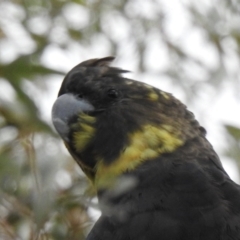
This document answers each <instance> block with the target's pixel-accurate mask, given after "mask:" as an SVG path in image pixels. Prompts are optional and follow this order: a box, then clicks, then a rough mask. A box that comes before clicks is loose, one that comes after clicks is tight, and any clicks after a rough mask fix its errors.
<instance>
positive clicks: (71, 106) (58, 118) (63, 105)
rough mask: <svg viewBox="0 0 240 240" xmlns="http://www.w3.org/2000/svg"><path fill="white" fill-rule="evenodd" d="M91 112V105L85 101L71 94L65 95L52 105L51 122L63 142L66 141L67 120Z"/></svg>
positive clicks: (92, 108)
mask: <svg viewBox="0 0 240 240" xmlns="http://www.w3.org/2000/svg"><path fill="white" fill-rule="evenodd" d="M93 110H94V107H93V105H92V104H90V103H89V102H88V101H87V100H84V99H78V98H77V97H76V96H74V95H73V94H71V93H66V94H63V95H61V96H60V97H59V98H57V100H56V101H55V103H54V104H53V108H52V122H53V125H54V127H55V128H56V130H57V132H58V133H59V135H60V136H61V137H62V138H63V139H64V140H65V141H68V133H69V126H68V121H69V119H70V118H71V117H73V116H75V115H78V114H79V113H81V112H90V111H93Z"/></svg>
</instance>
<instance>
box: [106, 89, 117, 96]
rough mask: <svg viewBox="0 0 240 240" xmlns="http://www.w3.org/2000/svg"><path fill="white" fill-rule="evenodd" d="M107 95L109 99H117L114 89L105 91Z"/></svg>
mask: <svg viewBox="0 0 240 240" xmlns="http://www.w3.org/2000/svg"><path fill="white" fill-rule="evenodd" d="M107 95H108V96H109V97H110V98H117V97H118V95H119V94H118V91H117V90H116V89H114V88H111V89H109V90H108V91H107Z"/></svg>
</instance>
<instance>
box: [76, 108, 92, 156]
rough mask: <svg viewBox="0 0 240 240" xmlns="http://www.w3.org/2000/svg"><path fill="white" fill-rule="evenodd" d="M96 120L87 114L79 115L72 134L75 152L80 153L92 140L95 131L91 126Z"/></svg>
mask: <svg viewBox="0 0 240 240" xmlns="http://www.w3.org/2000/svg"><path fill="white" fill-rule="evenodd" d="M95 121H96V119H95V118H94V117H92V116H89V115H87V114H84V113H81V114H80V115H79V120H78V123H77V124H75V128H76V131H75V132H74V133H73V142H74V147H75V149H76V151H78V152H80V151H82V150H83V149H84V148H85V147H86V146H87V144H88V143H89V142H90V141H91V139H92V138H93V136H94V134H95V131H96V129H95V128H94V127H93V126H92V124H93V123H94V122H95Z"/></svg>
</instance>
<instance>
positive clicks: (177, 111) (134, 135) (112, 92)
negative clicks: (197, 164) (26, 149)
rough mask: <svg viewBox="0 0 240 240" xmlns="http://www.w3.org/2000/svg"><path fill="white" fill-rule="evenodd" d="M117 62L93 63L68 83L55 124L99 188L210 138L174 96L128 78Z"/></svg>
mask: <svg viewBox="0 0 240 240" xmlns="http://www.w3.org/2000/svg"><path fill="white" fill-rule="evenodd" d="M113 60H114V58H113V57H106V58H102V59H91V60H88V61H85V62H82V63H80V64H79V65H77V66H75V67H74V68H73V69H72V70H71V71H70V72H69V73H68V74H67V75H66V77H65V78H64V80H63V83H62V86H61V88H60V91H59V94H58V98H57V100H56V102H55V103H54V106H53V109H52V121H53V124H54V126H55V128H56V130H57V131H58V133H59V135H60V136H61V137H62V139H63V141H64V143H65V145H66V147H67V148H68V150H69V152H70V154H71V155H72V156H73V158H74V159H75V160H76V161H77V163H78V164H79V165H80V167H81V168H82V169H83V171H84V172H85V173H86V175H87V176H88V177H89V178H90V179H91V180H92V181H93V183H94V185H95V186H96V187H97V188H98V189H101V188H106V187H109V185H111V184H112V183H113V182H114V180H115V179H116V178H117V177H119V176H121V175H122V174H124V173H126V172H131V171H134V169H136V168H137V167H138V166H140V165H141V164H142V163H144V162H146V161H152V160H154V159H156V158H157V157H159V156H160V155H162V154H164V153H171V152H172V151H175V150H176V149H177V148H179V147H181V146H183V145H184V144H185V143H186V142H187V141H188V140H189V139H192V138H194V137H195V136H197V135H199V134H204V130H203V128H201V127H200V126H199V124H198V122H197V121H196V120H195V118H194V116H193V114H192V113H191V112H189V111H188V110H187V109H186V107H185V105H184V104H182V103H181V102H180V101H178V100H177V99H176V98H174V97H173V96H172V95H171V94H169V93H167V92H164V91H162V90H159V89H157V88H155V87H153V86H150V85H147V84H145V83H143V82H139V81H135V80H131V79H128V78H124V77H122V74H123V73H126V72H127V71H125V70H122V69H119V68H114V67H110V66H109V64H110V63H111V62H112V61H113Z"/></svg>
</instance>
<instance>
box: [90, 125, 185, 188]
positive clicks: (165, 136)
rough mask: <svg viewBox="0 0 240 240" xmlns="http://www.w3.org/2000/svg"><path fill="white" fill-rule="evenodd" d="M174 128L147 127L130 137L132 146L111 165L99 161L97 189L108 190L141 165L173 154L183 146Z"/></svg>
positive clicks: (96, 179) (162, 126)
mask: <svg viewBox="0 0 240 240" xmlns="http://www.w3.org/2000/svg"><path fill="white" fill-rule="evenodd" d="M172 130H173V129H172V127H171V126H168V125H161V126H159V127H155V126H151V125H146V126H144V127H143V129H141V130H140V131H137V132H134V133H132V134H130V135H129V139H130V144H129V145H128V147H126V149H125V150H124V151H123V152H122V153H121V154H120V156H119V157H118V159H116V160H115V161H114V162H112V163H111V164H109V165H107V164H105V163H104V161H101V160H100V161H98V165H97V166H96V175H95V180H94V182H95V186H96V188H108V187H111V186H113V185H114V180H116V179H117V177H118V176H120V175H121V174H122V173H124V172H128V171H132V170H134V169H135V168H136V167H137V166H139V165H140V164H141V163H143V162H145V161H148V160H152V159H154V158H156V157H158V156H160V155H161V154H163V153H167V152H172V151H174V150H175V149H176V148H178V147H179V146H181V145H183V141H182V140H181V139H180V137H179V136H178V135H177V134H176V133H175V134H173V132H172Z"/></svg>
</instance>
